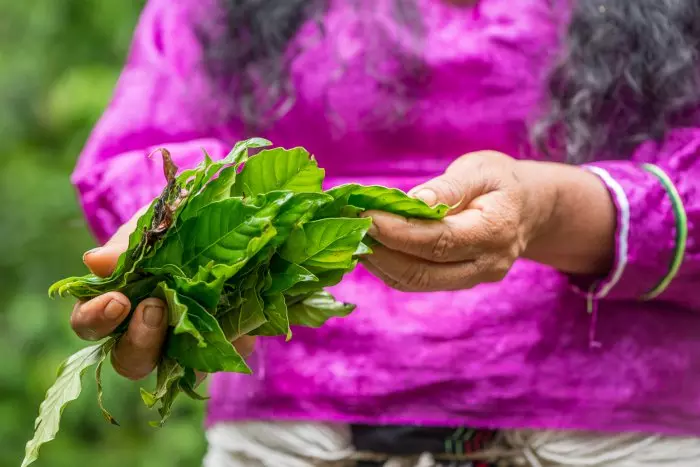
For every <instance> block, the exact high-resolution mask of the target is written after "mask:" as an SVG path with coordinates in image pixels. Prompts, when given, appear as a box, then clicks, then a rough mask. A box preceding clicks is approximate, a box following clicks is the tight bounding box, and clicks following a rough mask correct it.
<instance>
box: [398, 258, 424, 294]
mask: <svg viewBox="0 0 700 467" xmlns="http://www.w3.org/2000/svg"><path fill="white" fill-rule="evenodd" d="M400 282H401V283H403V284H404V285H405V286H406V287H407V288H409V289H412V290H426V289H428V288H429V287H430V275H429V274H428V272H427V270H426V268H425V266H423V265H422V264H420V263H419V264H416V265H413V266H410V267H408V268H406V271H405V272H404V274H403V276H402V277H401V280H400Z"/></svg>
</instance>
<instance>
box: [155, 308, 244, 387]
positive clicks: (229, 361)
mask: <svg viewBox="0 0 700 467" xmlns="http://www.w3.org/2000/svg"><path fill="white" fill-rule="evenodd" d="M178 299H179V301H180V303H182V304H183V305H185V306H187V313H188V316H189V318H190V321H191V322H192V323H193V324H194V325H195V327H196V328H197V330H198V331H199V332H200V333H201V335H202V337H203V338H204V341H205V342H206V347H203V348H202V347H199V345H198V340H197V339H195V338H194V337H193V336H192V335H190V334H186V333H183V334H173V335H171V336H170V339H168V342H167V345H166V354H167V355H168V356H169V357H171V358H173V359H175V360H176V361H177V362H178V363H179V364H180V365H182V366H184V367H188V368H193V369H195V370H199V371H204V372H207V373H215V372H218V371H230V372H237V373H248V374H250V368H248V365H246V363H245V361H244V360H243V357H241V356H240V354H239V353H238V352H237V351H236V349H235V348H234V347H233V345H232V344H231V342H229V340H228V339H226V336H225V335H224V331H223V330H222V329H221V326H220V325H219V323H218V322H217V321H216V318H214V317H213V316H212V315H210V314H209V313H207V311H206V310H205V309H204V308H202V306H201V305H200V304H199V303H197V302H196V301H194V300H193V299H191V298H189V297H187V296H185V295H180V296H179V298H178Z"/></svg>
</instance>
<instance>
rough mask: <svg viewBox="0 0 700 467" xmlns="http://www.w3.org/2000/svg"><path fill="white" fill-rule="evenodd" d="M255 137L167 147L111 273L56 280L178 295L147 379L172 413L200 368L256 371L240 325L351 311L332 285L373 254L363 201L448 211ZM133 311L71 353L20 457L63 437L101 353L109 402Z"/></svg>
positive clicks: (140, 294)
mask: <svg viewBox="0 0 700 467" xmlns="http://www.w3.org/2000/svg"><path fill="white" fill-rule="evenodd" d="M270 144H271V143H270V142H269V141H266V140H263V139H259V138H253V139H249V140H246V141H241V142H239V143H238V144H236V145H235V147H234V148H233V150H232V151H231V152H230V154H229V155H228V156H227V157H225V158H224V159H222V160H220V161H216V162H215V161H213V160H212V159H211V158H210V157H209V156H208V155H207V154H206V152H205V154H204V160H203V162H202V163H201V164H200V165H199V166H197V167H196V168H194V169H190V170H184V171H182V172H181V173H180V174H179V175H178V174H177V171H178V168H177V167H176V166H175V165H174V164H173V162H172V160H171V158H170V154H169V153H168V152H167V150H164V149H162V150H161V153H162V155H163V167H164V172H165V179H166V181H167V184H166V186H165V188H164V189H163V191H162V193H161V194H160V196H159V197H158V198H156V199H155V200H153V202H152V203H151V205H150V207H149V209H148V210H147V211H146V212H145V214H143V215H142V216H141V217H140V218H139V220H138V224H137V228H136V229H135V231H134V232H133V233H132V234H131V236H130V238H129V247H128V249H127V251H126V252H124V253H123V254H122V255H121V256H120V258H119V261H118V263H117V266H116V268H115V270H114V272H113V273H112V275H110V276H109V277H105V278H102V277H98V276H95V275H93V274H89V275H86V276H82V277H70V278H66V279H64V280H61V281H59V282H57V283H56V284H54V285H53V286H52V287H51V289H50V291H49V294H50V295H51V296H54V295H61V296H66V295H70V296H73V297H75V298H77V299H80V300H88V299H90V298H93V297H96V296H98V295H100V294H104V293H106V292H109V291H113V290H118V291H120V292H122V293H124V294H125V295H126V296H127V297H128V298H129V299H130V300H131V303H138V302H139V301H141V300H143V299H145V298H147V297H159V298H161V299H163V300H165V302H166V303H167V304H168V310H169V318H168V319H169V328H168V336H167V340H166V344H165V349H164V352H163V356H162V358H161V361H160V363H159V365H158V368H157V382H156V388H155V390H154V391H153V392H149V391H146V390H144V389H141V395H142V398H143V401H144V402H145V404H146V405H147V406H148V407H149V408H152V407H155V406H156V405H158V411H159V414H160V421H159V422H154V423H155V424H156V425H162V423H163V422H164V421H165V419H166V418H167V417H168V415H169V414H170V411H171V407H172V404H173V402H174V400H175V398H176V397H177V396H178V395H179V394H180V393H184V394H186V395H187V396H190V397H192V398H195V399H203V397H201V396H200V395H199V394H197V392H195V386H196V380H197V379H196V374H195V371H200V372H206V373H213V372H219V371H225V372H239V373H250V372H251V370H250V368H249V367H248V365H246V362H245V361H244V359H243V358H242V357H241V355H239V353H238V352H237V351H236V349H235V348H234V347H233V345H232V344H231V341H233V340H235V339H236V338H237V337H240V336H242V335H256V336H286V337H287V339H290V338H291V337H292V330H291V326H310V327H318V326H321V325H323V324H324V323H325V322H326V321H327V320H328V319H330V318H333V317H343V316H346V315H348V314H349V313H350V312H351V311H352V310H353V309H354V305H351V304H348V303H342V302H339V301H337V300H335V298H334V297H333V296H332V295H331V294H330V293H328V292H326V291H325V290H324V287H329V286H332V285H335V284H337V283H339V282H340V280H341V279H342V278H343V275H344V274H346V273H347V272H349V271H351V270H352V269H353V268H354V267H355V266H356V265H357V261H358V256H359V255H363V254H370V253H371V248H370V243H369V238H368V237H367V238H366V237H365V235H366V233H367V230H368V229H369V227H370V224H371V219H369V218H362V217H359V214H360V213H361V212H363V211H365V210H370V209H371V210H382V211H386V212H391V213H395V214H399V215H403V216H407V217H414V218H424V219H440V218H442V217H443V216H444V215H445V214H446V212H447V210H448V207H447V206H445V205H438V206H435V207H429V206H428V205H426V204H425V203H423V202H422V201H419V200H417V199H414V198H411V197H409V196H408V195H406V194H405V193H404V192H402V191H399V190H396V189H390V188H386V187H382V186H361V185H356V184H348V185H341V186H338V187H336V188H332V189H330V190H327V191H325V192H324V191H323V189H322V182H323V179H324V175H325V173H324V171H323V169H321V168H319V167H318V165H317V163H316V161H315V160H314V159H313V157H310V156H309V153H308V152H307V151H305V150H304V149H301V148H294V149H290V150H286V149H283V148H273V149H265V150H261V151H260V152H259V153H258V154H256V155H255V156H252V157H249V154H248V150H249V149H251V148H262V147H266V146H270ZM128 321H129V320H128V319H127V320H125V322H124V323H122V325H121V326H120V327H119V328H118V329H117V330H116V331H115V332H114V333H113V334H112V335H111V336H110V337H108V338H107V339H105V340H104V341H103V342H101V343H98V344H96V345H92V346H90V347H87V348H85V349H83V350H81V351H79V352H77V353H76V354H74V355H72V356H71V357H69V358H68V359H67V360H66V361H65V362H64V363H63V364H62V365H61V367H60V369H59V372H58V378H57V380H56V382H55V383H54V385H53V386H52V387H51V388H50V389H49V390H48V392H47V395H46V399H45V400H44V402H43V403H42V404H41V406H40V409H39V416H38V418H37V419H36V423H35V433H34V437H33V439H32V440H31V441H29V442H28V443H27V447H26V455H25V459H24V461H23V463H22V466H23V467H24V466H27V465H29V464H31V463H32V462H33V461H34V460H36V459H37V458H38V452H39V448H40V446H41V445H42V444H43V443H46V442H48V441H50V440H52V439H54V438H55V436H56V434H57V432H58V429H59V421H60V416H61V412H62V410H63V407H64V406H65V405H66V404H67V403H68V402H70V401H73V400H75V399H77V397H78V396H79V394H80V391H81V377H82V375H83V373H84V372H85V371H86V370H87V369H88V368H89V367H90V366H92V365H97V368H96V372H95V374H96V379H97V389H98V403H99V406H100V408H101V410H102V413H103V414H104V416H105V418H106V419H107V420H108V421H109V422H111V423H114V424H116V423H117V422H116V421H115V419H114V418H113V417H112V416H111V415H110V414H109V412H108V411H107V410H105V408H104V406H103V404H102V384H101V381H100V373H101V369H102V364H103V362H104V360H105V358H106V357H107V355H108V354H109V352H110V351H111V349H112V347H113V346H114V344H115V342H116V341H117V340H118V339H119V337H120V335H121V334H123V332H124V330H125V329H126V326H127V325H128Z"/></svg>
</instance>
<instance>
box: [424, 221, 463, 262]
mask: <svg viewBox="0 0 700 467" xmlns="http://www.w3.org/2000/svg"><path fill="white" fill-rule="evenodd" d="M456 247H457V238H456V235H455V233H454V231H453V230H452V229H451V228H449V227H448V226H446V228H444V229H442V230H441V231H440V234H439V235H438V238H437V240H436V241H435V243H434V244H433V246H432V250H431V252H430V253H431V259H432V260H434V261H446V260H448V259H449V257H450V255H451V253H452V251H453V250H454V249H455V248H456Z"/></svg>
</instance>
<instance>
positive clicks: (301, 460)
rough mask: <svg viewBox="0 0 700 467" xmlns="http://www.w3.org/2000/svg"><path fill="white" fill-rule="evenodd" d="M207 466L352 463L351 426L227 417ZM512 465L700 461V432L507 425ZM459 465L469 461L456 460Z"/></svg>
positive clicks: (617, 466) (683, 465) (636, 466)
mask: <svg viewBox="0 0 700 467" xmlns="http://www.w3.org/2000/svg"><path fill="white" fill-rule="evenodd" d="M207 440H208V442H209V450H208V452H207V455H206V457H205V459H204V467H318V466H322V467H346V466H347V467H352V466H353V465H354V461H350V460H348V459H352V458H353V455H355V454H356V452H355V451H354V449H353V447H352V443H351V435H350V429H349V427H348V426H346V425H342V424H329V423H308V422H274V423H272V422H271V423H268V422H240V423H222V424H218V425H215V426H213V427H212V428H210V429H209V430H208V431H207ZM499 444H500V446H498V447H496V448H495V449H499V450H501V451H502V453H503V459H504V463H503V465H506V466H509V467H510V466H524V467H700V438H681V437H678V438H676V437H665V436H650V435H637V434H624V435H600V434H592V433H572V432H555V431H506V432H504V434H503V439H502V441H501V442H500V443H499ZM384 465H385V467H433V466H435V465H436V464H435V461H434V460H433V459H432V457H431V456H430V455H429V454H424V455H423V456H420V457H419V458H415V459H399V458H396V459H389V460H388V461H386V463H385V464H384ZM453 465H454V466H455V467H458V466H468V465H469V463H467V462H464V463H461V464H460V463H455V464H453Z"/></svg>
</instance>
